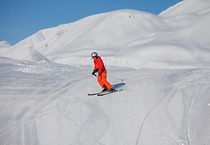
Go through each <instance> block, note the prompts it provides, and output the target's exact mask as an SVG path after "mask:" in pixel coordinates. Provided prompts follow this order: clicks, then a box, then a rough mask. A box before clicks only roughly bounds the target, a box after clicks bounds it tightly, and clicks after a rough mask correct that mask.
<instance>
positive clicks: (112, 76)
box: [107, 75, 123, 81]
mask: <svg viewBox="0 0 210 145" xmlns="http://www.w3.org/2000/svg"><path fill="white" fill-rule="evenodd" d="M107 76H109V77H111V78H115V79H117V80H120V81H123V79H120V78H117V77H113V76H110V75H107Z"/></svg>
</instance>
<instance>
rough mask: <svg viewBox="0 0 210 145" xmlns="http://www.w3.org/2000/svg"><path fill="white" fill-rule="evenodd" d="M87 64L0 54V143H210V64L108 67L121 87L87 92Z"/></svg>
mask: <svg viewBox="0 0 210 145" xmlns="http://www.w3.org/2000/svg"><path fill="white" fill-rule="evenodd" d="M91 70H92V67H91V66H86V67H85V66H83V67H82V66H80V67H72V66H67V65H58V64H54V63H44V62H42V63H34V62H29V61H24V62H22V61H17V60H11V59H7V58H0V72H1V73H0V80H1V81H0V94H1V95H0V100H1V101H0V108H1V111H0V144H2V145H12V144H15V145H157V144H158V145H172V144H179V145H208V144H209V143H210V139H209V133H210V124H209V123H210V121H209V120H210V111H209V109H210V98H209V94H210V70H208V69H206V70H204V69H203V70H186V69H185V70H172V69H171V70H152V69H151V70H150V69H148V70H134V69H122V68H116V67H115V68H110V69H108V72H109V74H110V75H111V76H112V77H111V76H110V77H109V76H108V78H109V81H110V82H111V83H112V84H113V86H114V87H115V88H116V89H123V91H122V92H118V93H113V94H110V95H108V96H104V97H94V96H93V97H88V96H87V94H88V93H91V92H96V91H99V90H100V87H99V85H98V84H97V80H96V78H95V77H94V76H92V75H91ZM113 76H115V77H118V78H123V79H124V81H123V82H121V81H120V80H117V79H116V78H113Z"/></svg>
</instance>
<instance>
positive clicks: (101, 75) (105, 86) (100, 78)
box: [91, 52, 116, 92]
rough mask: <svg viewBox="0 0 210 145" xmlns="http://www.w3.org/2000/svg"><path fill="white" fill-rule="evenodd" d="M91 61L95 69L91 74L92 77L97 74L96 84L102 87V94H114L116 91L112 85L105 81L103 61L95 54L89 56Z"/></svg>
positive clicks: (105, 73) (105, 74)
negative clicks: (106, 92) (107, 92)
mask: <svg viewBox="0 0 210 145" xmlns="http://www.w3.org/2000/svg"><path fill="white" fill-rule="evenodd" d="M91 56H92V59H93V60H94V61H93V62H94V65H95V68H94V70H93V72H92V75H95V73H96V72H98V83H99V84H100V86H101V87H102V89H103V90H102V92H105V91H109V92H114V91H116V90H115V89H114V88H113V87H112V85H110V83H109V82H108V81H107V80H106V76H107V72H106V69H105V66H104V63H103V60H102V59H101V57H100V56H98V53H97V52H93V53H92V54H91ZM95 76H96V75H95Z"/></svg>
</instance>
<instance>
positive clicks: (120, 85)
mask: <svg viewBox="0 0 210 145" xmlns="http://www.w3.org/2000/svg"><path fill="white" fill-rule="evenodd" d="M124 85H125V83H119V84H115V85H113V88H114V89H118V88H120V87H122V86H124Z"/></svg>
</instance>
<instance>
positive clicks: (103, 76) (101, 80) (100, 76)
mask: <svg viewBox="0 0 210 145" xmlns="http://www.w3.org/2000/svg"><path fill="white" fill-rule="evenodd" d="M106 76H107V72H106V70H105V71H103V73H98V83H99V84H100V86H101V87H102V88H104V85H105V86H106V87H107V88H108V89H111V88H113V87H112V85H110V83H109V82H108V81H107V80H106Z"/></svg>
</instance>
